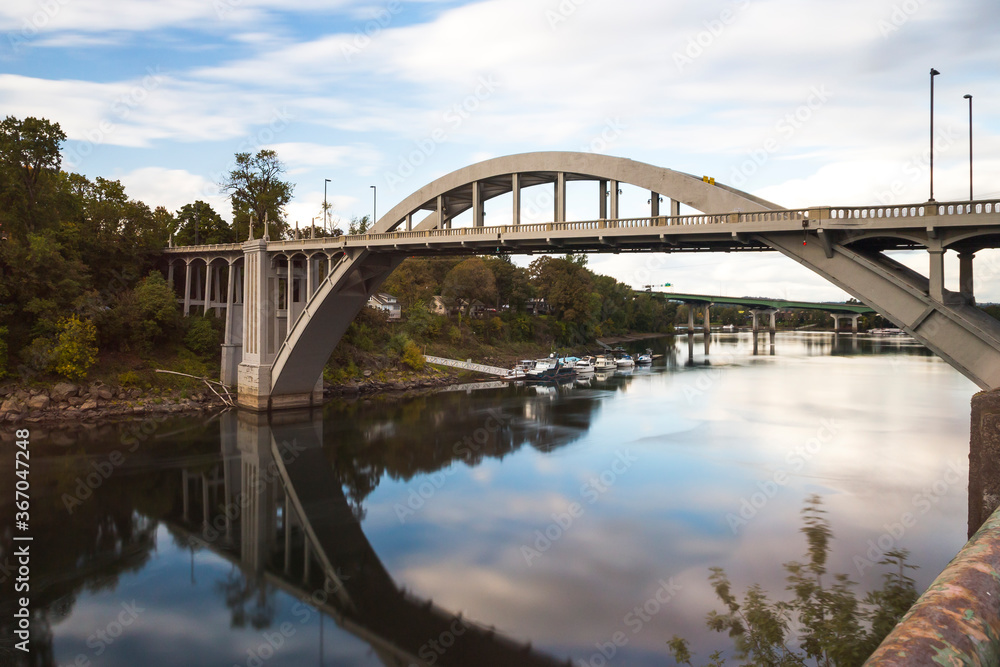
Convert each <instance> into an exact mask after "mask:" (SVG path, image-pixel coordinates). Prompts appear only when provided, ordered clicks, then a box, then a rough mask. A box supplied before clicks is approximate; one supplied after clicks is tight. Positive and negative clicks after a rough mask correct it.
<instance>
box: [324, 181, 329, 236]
mask: <svg viewBox="0 0 1000 667" xmlns="http://www.w3.org/2000/svg"><path fill="white" fill-rule="evenodd" d="M329 182H330V179H329V178H324V179H323V232H324V233H326V217H327V216H326V211H327V208H326V184H327V183H329Z"/></svg>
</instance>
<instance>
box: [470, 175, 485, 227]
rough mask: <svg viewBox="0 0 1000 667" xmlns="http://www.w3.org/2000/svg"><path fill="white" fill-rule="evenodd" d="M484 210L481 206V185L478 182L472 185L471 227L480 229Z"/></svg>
mask: <svg viewBox="0 0 1000 667" xmlns="http://www.w3.org/2000/svg"><path fill="white" fill-rule="evenodd" d="M485 213H486V210H485V208H484V206H483V184H482V183H481V182H480V181H473V183H472V226H473V227H482V226H483V224H484V218H485Z"/></svg>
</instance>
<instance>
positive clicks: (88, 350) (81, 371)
mask: <svg viewBox="0 0 1000 667" xmlns="http://www.w3.org/2000/svg"><path fill="white" fill-rule="evenodd" d="M52 351H53V355H54V357H55V370H56V372H57V373H59V374H60V375H64V376H66V377H67V378H69V379H70V380H82V379H84V378H85V377H87V371H89V370H90V367H91V366H93V365H94V362H95V361H97V327H95V326H94V323H93V322H91V321H90V320H81V319H80V318H79V317H77V316H76V315H73V316H71V317H65V318H63V319H61V320H59V339H58V342H57V343H56V345H55V348H53V350H52Z"/></svg>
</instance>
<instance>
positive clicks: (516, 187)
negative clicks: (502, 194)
mask: <svg viewBox="0 0 1000 667" xmlns="http://www.w3.org/2000/svg"><path fill="white" fill-rule="evenodd" d="M510 193H511V195H512V199H513V200H514V208H513V210H512V211H511V213H512V215H513V217H512V220H511V224H514V225H520V224H521V174H511V175H510Z"/></svg>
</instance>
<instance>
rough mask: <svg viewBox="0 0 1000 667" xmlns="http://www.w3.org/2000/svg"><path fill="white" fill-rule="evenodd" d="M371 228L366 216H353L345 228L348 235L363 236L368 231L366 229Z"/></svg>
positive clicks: (370, 222) (369, 219) (369, 220)
mask: <svg viewBox="0 0 1000 667" xmlns="http://www.w3.org/2000/svg"><path fill="white" fill-rule="evenodd" d="M371 226H372V221H371V218H370V217H369V216H368V215H367V214H366V215H363V216H361V217H360V218H359V217H357V216H355V217H353V218H351V224H350V226H348V228H347V233H348V234H350V235H352V236H353V235H355V234H364V233H365V232H367V231H368V228H369V227H371Z"/></svg>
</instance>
